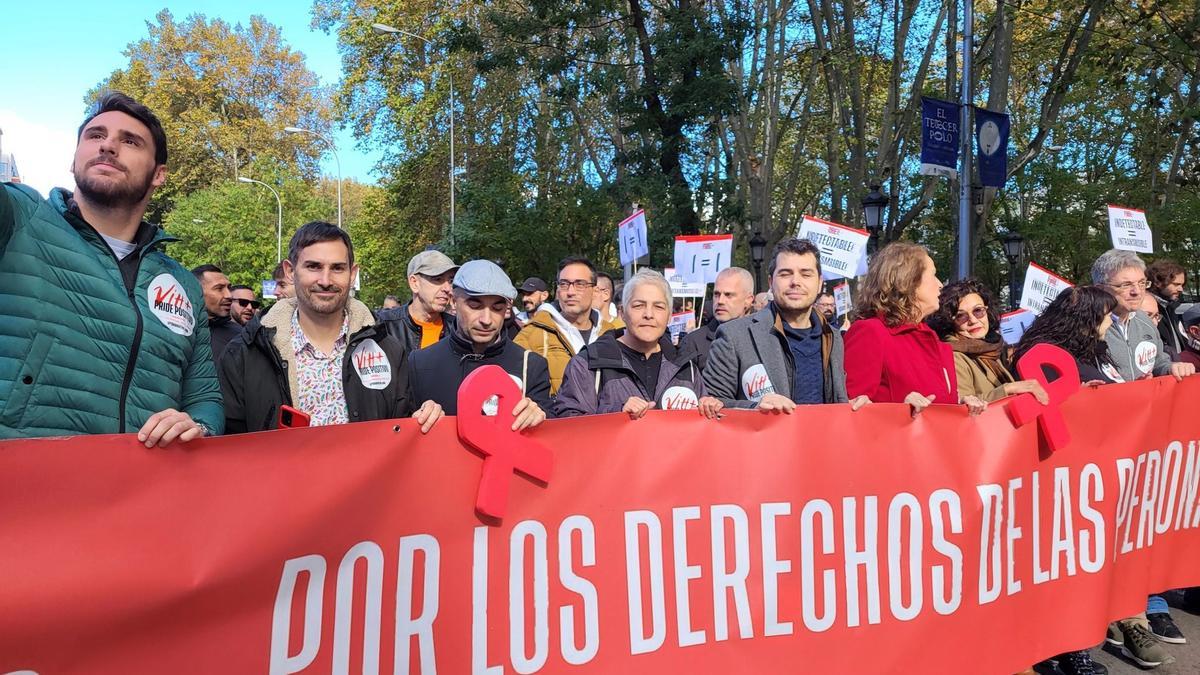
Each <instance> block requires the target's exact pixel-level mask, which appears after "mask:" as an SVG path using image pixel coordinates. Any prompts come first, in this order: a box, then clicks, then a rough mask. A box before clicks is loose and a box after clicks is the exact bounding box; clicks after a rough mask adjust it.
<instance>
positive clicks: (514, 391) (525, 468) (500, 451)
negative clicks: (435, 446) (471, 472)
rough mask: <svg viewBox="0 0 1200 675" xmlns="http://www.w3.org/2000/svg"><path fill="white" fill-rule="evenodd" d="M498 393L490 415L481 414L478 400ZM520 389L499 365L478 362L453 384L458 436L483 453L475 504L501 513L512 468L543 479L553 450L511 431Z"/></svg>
mask: <svg viewBox="0 0 1200 675" xmlns="http://www.w3.org/2000/svg"><path fill="white" fill-rule="evenodd" d="M492 396H497V397H498V398H499V404H498V405H497V412H496V415H495V416H494V417H492V416H488V415H484V414H483V403H484V401H486V400H488V399H489V398H491V397H492ZM521 398H522V396H521V390H520V389H519V388H518V387H517V384H516V383H515V382H513V380H512V378H511V377H509V376H508V373H506V372H504V370H503V369H502V368H500V367H499V366H483V367H482V368H478V369H476V370H475V371H474V372H473V373H471V374H470V375H468V376H467V377H466V379H464V380H463V383H462V386H460V387H459V388H458V438H459V440H461V441H462V442H463V443H465V444H466V445H469V446H470V447H472V448H474V449H475V450H477V451H479V452H480V453H482V454H483V472H482V474H481V475H480V477H479V492H478V493H477V494H476V497H475V509H476V510H477V511H479V513H481V514H483V515H485V516H490V517H492V518H503V517H504V512H505V510H506V509H507V507H508V484H509V480H510V478H511V477H512V473H513V471H520V472H521V473H523V474H525V475H526V476H529V477H530V478H534V479H536V480H539V481H541V482H542V483H548V482H549V481H550V474H551V472H552V470H553V468H554V455H553V454H551V452H550V450H549V449H547V448H546V447H545V446H544V445H542V444H541V443H539V442H537V441H535V440H533V439H532V438H529V437H528V436H524V435H522V434H521V433H519V432H516V431H513V430H512V423H513V414H512V412H513V408H515V407H516V405H517V403H518V402H519V401H520V400H521Z"/></svg>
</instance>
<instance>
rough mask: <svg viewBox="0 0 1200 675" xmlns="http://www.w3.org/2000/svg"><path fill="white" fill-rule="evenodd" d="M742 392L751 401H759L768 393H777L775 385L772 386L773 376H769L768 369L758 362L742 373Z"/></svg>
mask: <svg viewBox="0 0 1200 675" xmlns="http://www.w3.org/2000/svg"><path fill="white" fill-rule="evenodd" d="M742 393H743V394H745V395H746V398H747V399H749V400H751V401H759V400H762V397H764V396H766V395H767V394H774V393H775V387H772V386H771V378H769V377H767V369H766V368H764V367H763V364H761V363H756V364H754V365H753V366H750V367H749V368H747V369H746V372H744V373H742Z"/></svg>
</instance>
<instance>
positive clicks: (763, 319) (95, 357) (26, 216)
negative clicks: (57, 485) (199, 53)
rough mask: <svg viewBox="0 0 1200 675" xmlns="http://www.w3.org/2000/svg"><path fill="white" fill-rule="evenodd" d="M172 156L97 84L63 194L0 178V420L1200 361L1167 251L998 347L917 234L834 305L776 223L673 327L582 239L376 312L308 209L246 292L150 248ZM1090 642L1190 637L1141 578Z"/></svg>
mask: <svg viewBox="0 0 1200 675" xmlns="http://www.w3.org/2000/svg"><path fill="white" fill-rule="evenodd" d="M166 163H167V153H166V139H165V135H164V134H163V131H162V127H161V125H160V124H159V122H158V120H157V119H156V118H155V117H154V115H153V114H152V113H151V112H150V111H149V110H148V109H147V108H145V106H142V105H141V104H139V103H137V102H136V101H133V100H132V99H129V98H128V97H125V96H123V95H120V94H110V95H108V96H105V97H104V98H102V99H101V101H100V103H99V105H98V106H97V108H96V110H95V112H94V113H93V114H91V115H89V116H88V118H87V119H86V120H85V121H84V123H83V124H82V125H81V126H80V128H79V136H78V146H77V150H76V153H75V157H74V162H73V164H72V170H73V173H74V176H75V182H76V189H75V191H74V193H72V192H68V191H66V190H63V189H56V190H54V191H52V192H51V194H50V196H49V198H48V199H43V198H42V197H41V196H39V195H38V194H37V193H36V192H34V191H33V190H31V189H30V188H28V187H25V186H21V185H15V184H6V185H4V187H3V189H0V285H2V287H3V292H2V293H0V316H3V317H4V321H2V322H0V411H2V416H0V438H13V437H37V436H54V435H73V434H101V433H123V432H137V434H138V439H139V440H140V441H141V442H143V443H144V444H145V445H146V446H147V447H152V446H165V445H167V444H169V443H172V442H187V441H190V440H192V439H195V438H199V437H201V436H206V435H217V434H222V433H225V434H232V433H242V432H252V431H263V430H269V429H276V428H278V427H280V426H281V425H282V426H296V425H298V424H300V422H299V420H300V419H303V420H304V423H307V424H310V425H330V424H343V423H350V422H359V421H368V420H381V419H390V418H397V417H412V418H413V419H415V420H416V421H417V423H418V424H419V425H420V427H421V429H422V431H424V432H428V431H429V430H430V429H431V428H433V426H434V425H436V424H437V423H438V422H439V420H441V419H442V418H443V417H444V416H445V415H454V414H456V413H457V391H458V388H459V385H460V384H461V383H462V381H463V380H464V379H465V378H466V377H467V376H468V375H469V374H470V373H472V372H473V371H475V370H476V369H478V368H480V367H482V366H485V365H495V366H498V367H500V368H501V369H503V370H504V371H505V372H506V373H508V374H509V375H510V376H511V377H512V378H513V380H514V381H515V382H516V383H517V385H518V387H519V389H520V396H521V397H520V399H519V401H517V403H516V404H515V406H513V408H512V410H511V415H512V418H513V419H512V428H513V429H514V430H524V429H529V428H532V427H536V426H537V425H539V424H541V423H542V422H543V421H544V420H546V419H547V418H553V417H571V416H578V415H594V414H602V413H625V414H627V415H628V416H629V417H630V418H632V419H639V418H641V417H644V416H645V415H646V413H647V412H648V411H650V410H653V409H669V410H693V411H696V413H697V414H698V415H699V416H701V417H703V418H706V419H708V420H713V421H715V420H719V419H721V418H722V417H723V416H724V414H725V412H724V411H725V409H727V408H739V409H748V410H756V411H759V412H761V413H763V414H771V415H779V414H790V413H792V412H793V411H794V410H795V409H796V407H797V406H800V405H816V404H837V403H846V404H849V406H850V407H851V409H853V410H858V409H861V408H862V407H863V406H866V405H868V404H870V403H872V402H875V403H882V402H887V403H901V404H906V405H908V406H909V407H910V410H911V412H912V414H913V415H914V416H915V415H919V414H920V413H921V412H922V411H923V410H925V409H927V408H928V407H929V406H931V405H957V406H964V407H965V408H966V410H967V411H968V412H969V414H971V415H978V414H980V413H982V412H983V411H984V410H985V409H986V408H987V406H988V403H989V402H993V401H997V400H1000V399H1002V398H1005V397H1007V396H1013V395H1017V394H1023V393H1028V394H1031V395H1032V396H1034V397H1035V398H1036V399H1037V400H1038V401H1041V402H1042V403H1046V402H1047V400H1048V399H1047V394H1046V391H1045V390H1044V389H1043V387H1042V385H1041V384H1039V382H1038V381H1036V380H1033V379H1022V378H1020V377H1018V376H1017V375H1015V374H1014V365H1013V364H1014V363H1016V361H1017V359H1019V358H1020V357H1021V356H1022V355H1023V354H1024V353H1026V352H1027V351H1029V350H1030V349H1031V348H1032V347H1034V346H1036V345H1040V344H1051V345H1054V346H1057V347H1060V348H1062V349H1063V350H1065V351H1066V352H1067V353H1069V354H1070V355H1071V357H1073V358H1074V359H1075V361H1076V363H1077V365H1078V367H1079V371H1080V373H1081V376H1082V380H1083V382H1084V386H1100V385H1108V384H1114V383H1121V382H1130V381H1133V380H1138V379H1142V378H1147V377H1175V378H1178V379H1182V378H1184V377H1188V376H1191V375H1193V374H1194V373H1195V372H1196V366H1197V365H1198V364H1200V305H1195V306H1190V307H1189V306H1185V305H1182V304H1181V303H1180V297H1181V293H1182V290H1183V288H1184V282H1185V278H1186V274H1185V271H1184V269H1183V268H1182V267H1180V266H1179V265H1177V264H1175V263H1172V262H1169V261H1157V262H1155V263H1154V264H1153V265H1151V266H1150V267H1149V268H1147V267H1146V265H1145V264H1144V263H1143V261H1142V260H1141V259H1140V258H1139V257H1138V256H1137V255H1136V254H1134V253H1130V252H1127V251H1119V250H1113V251H1109V252H1107V253H1105V254H1103V255H1102V256H1100V257H1099V258H1098V259H1097V260H1096V261H1095V264H1094V265H1093V268H1092V279H1091V282H1092V283H1091V285H1083V286H1078V287H1073V288H1069V289H1067V290H1065V291H1063V292H1062V293H1061V294H1060V295H1058V296H1057V297H1056V298H1055V299H1054V300H1053V302H1051V303H1050V305H1049V306H1048V307H1047V308H1046V310H1045V311H1044V312H1043V313H1042V314H1041V315H1040V316H1038V317H1037V318H1036V319H1035V320H1034V321H1033V323H1032V325H1030V326H1029V328H1028V330H1026V332H1025V333H1024V335H1023V336H1022V337H1021V339H1020V342H1019V343H1018V344H1016V345H1015V346H1009V345H1006V344H1005V343H1004V341H1003V340H1001V337H1000V332H999V329H1000V325H999V323H1000V322H999V309H1000V308H999V307H998V306H997V303H996V298H995V296H994V295H993V293H992V292H991V290H990V289H988V288H987V287H986V286H985V285H984V284H982V283H981V282H980V281H978V280H976V279H972V278H967V279H962V280H958V281H955V282H953V283H950V284H947V285H944V286H943V285H942V283H941V282H940V281H939V280H938V279H939V277H938V272H937V269H936V267H935V265H934V261H933V260H932V258H931V257H930V256H929V254H928V252H927V251H926V250H925V249H924V248H923V247H921V246H919V245H917V244H914V243H907V242H894V243H891V244H889V245H888V246H886V247H884V248H883V249H882V250H880V251H879V252H878V253H877V254H875V255H873V256H872V258H871V260H870V265H869V269H868V272H867V274H866V277H865V278H864V279H862V280H861V282H860V283H859V287H858V293H857V296H856V298H855V311H854V316H853V317H850V316H838V315H837V308H836V302H835V300H834V297H833V296H832V295H830V294H828V293H824V292H822V287H823V284H822V277H821V260H820V252H819V250H818V249H817V248H816V247H815V246H814V245H813V244H812V243H811V242H809V241H807V240H803V239H789V240H785V241H782V242H780V243H779V244H778V245H777V246H776V247H775V249H774V251H773V252H772V254H771V256H770V258H769V260H768V261H767V262H768V268H767V272H768V274H767V279H768V285H769V288H767V289H756V288H755V283H754V278H753V276H752V275H751V274H750V273H749V272H748V271H746V270H744V269H740V268H737V267H730V268H727V269H725V270H723V271H721V272H720V274H719V275H718V276H717V278H716V281H715V283H714V285H713V293H712V306H711V316H709V317H706V318H707V319H708V320H707V322H706V323H704V324H702V325H701V326H700V327H699V328H698V329H696V330H694V331H692V332H690V333H688V334H686V335H685V336H683V337H682V339H681V340H679V341H678V342H676V341H675V340H673V339H672V338H671V334H670V332H669V330H668V327H669V323H670V321H671V317H672V311H673V308H674V307H675V300H676V299H675V298H674V297H673V293H672V287H671V284H670V282H669V280H668V279H666V278H664V277H663V276H662V274H660V273H659V272H656V271H653V270H649V269H643V270H641V271H638V272H636V273H635V274H633V275H632V276H631V277H630V278H628V279H627V280H625V281H624V282H623V283H617V282H615V280H614V279H613V277H612V276H610V275H608V274H606V273H605V272H603V271H602V270H598V269H597V268H596V266H595V265H593V263H592V262H591V261H589V260H588V259H586V258H584V257H578V256H573V257H569V258H566V259H565V260H563V261H561V262H560V263H559V264H558V266H557V273H556V276H555V278H554V279H553V281H551V282H549V283H547V282H546V281H544V280H542V279H540V278H537V277H529V278H527V279H525V280H524V281H523V282H522V283H521V284H520V286H514V284H513V282H512V281H511V279H510V277H509V275H508V274H507V273H506V272H505V270H503V269H502V268H501V267H500V266H498V265H497V264H495V263H494V262H491V261H488V260H471V261H468V262H465V263H463V264H461V265H460V264H457V263H455V262H454V261H453V260H451V259H450V258H449V257H448V256H446V255H445V254H444V253H442V252H440V251H436V250H427V251H423V252H421V253H419V254H417V255H416V256H414V257H413V258H412V259H411V260H410V261H408V263H407V277H408V278H407V281H408V286H409V291H410V292H411V299H410V300H409V301H408V302H405V303H401V302H400V300H399V299H398V298H397V297H396V296H388V297H387V299H386V301H385V302H384V307H383V308H381V309H379V310H375V311H373V310H372V309H371V308H369V307H368V306H367V305H365V304H364V303H362V302H361V301H359V300H358V299H356V298H354V297H353V296H352V293H351V292H350V289H351V285H352V281H353V279H354V276H355V274H356V273H357V269H358V268H357V265H356V263H355V256H354V245H353V242H352V241H351V239H350V236H349V235H348V234H347V233H346V232H345V231H344V230H341V229H340V228H338V227H336V226H334V225H331V224H329V223H324V222H312V223H308V224H306V225H304V226H303V227H301V228H299V229H298V230H297V231H296V232H295V233H294V235H293V236H292V237H291V241H290V243H289V246H288V251H287V257H286V259H285V260H283V261H282V262H281V263H280V264H279V265H278V266H277V267H276V268H275V269H274V270H273V272H272V279H273V281H274V292H273V293H272V294H271V295H272V296H273V299H274V303H273V304H272V305H270V306H264V305H262V304H261V302H260V300H259V299H258V298H257V297H256V296H255V292H254V289H252V288H250V287H248V286H241V285H232V284H230V281H229V278H228V276H227V275H226V273H225V272H224V271H222V270H221V269H220V268H218V267H217V266H215V265H212V264H205V265H200V266H198V267H196V268H195V269H193V270H191V274H187V271H186V270H184V268H183V267H181V266H180V265H179V263H178V262H176V261H175V260H173V259H171V258H170V257H169V256H168V255H167V254H166V253H165V252H164V251H163V245H164V244H165V243H166V242H169V241H170V238H169V237H168V236H167V235H166V234H165V233H163V232H162V230H161V229H160V228H158V227H157V226H154V225H151V224H149V223H147V222H145V221H144V220H143V216H144V213H145V210H146V206H147V203H148V201H149V199H150V196H151V194H152V193H153V191H154V189H155V188H156V187H158V186H159V185H161V184H162V182H163V180H164V179H165V174H166ZM756 291H759V292H758V293H757V294H756ZM201 299H202V300H203V303H202V304H201V303H200V302H199V301H200V300H201ZM851 319H853V321H851ZM1148 345H1149V347H1148ZM489 404H490V405H491V412H490V414H496V412H495V411H496V401H495V400H494V399H493V400H492V401H489V402H488V404H485V412H487V408H488V405H489ZM1106 641H1107V642H1108V643H1109V644H1110V645H1112V646H1113V648H1115V649H1119V650H1121V651H1122V652H1123V653H1124V654H1125V655H1126V656H1127V657H1128V658H1130V659H1131V660H1133V661H1135V662H1136V663H1138V664H1139V665H1141V666H1143V667H1146V668H1151V667H1154V666H1157V665H1160V664H1162V663H1167V662H1169V661H1171V655H1170V654H1169V653H1168V652H1167V650H1166V649H1165V648H1164V646H1163V645H1164V644H1171V643H1183V642H1185V641H1186V638H1184V636H1183V635H1182V634H1181V632H1180V631H1179V629H1178V627H1177V626H1176V625H1175V624H1174V622H1173V621H1172V620H1171V616H1170V613H1169V611H1168V608H1167V605H1166V603H1165V602H1164V601H1163V598H1162V597H1161V596H1157V595H1156V596H1151V597H1150V598H1149V599H1148V602H1147V606H1146V611H1145V612H1144V613H1142V614H1139V615H1138V616H1135V617H1130V618H1128V619H1124V620H1121V621H1118V622H1115V623H1114V624H1112V626H1110V628H1109V632H1108V636H1107V638H1106ZM1054 662H1055V663H1056V667H1057V668H1058V669H1059V670H1060V671H1061V672H1063V673H1066V674H1067V675H1087V674H1088V673H1096V672H1103V668H1102V667H1101V666H1099V665H1098V664H1095V663H1093V662H1092V661H1091V659H1090V656H1089V653H1088V652H1087V651H1079V652H1072V653H1069V654H1063V655H1059V656H1057V657H1055V659H1054Z"/></svg>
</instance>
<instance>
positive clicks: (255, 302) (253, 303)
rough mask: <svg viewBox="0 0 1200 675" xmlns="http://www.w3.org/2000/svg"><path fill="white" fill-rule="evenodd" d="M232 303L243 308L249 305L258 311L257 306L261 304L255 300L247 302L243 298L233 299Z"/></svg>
mask: <svg viewBox="0 0 1200 675" xmlns="http://www.w3.org/2000/svg"><path fill="white" fill-rule="evenodd" d="M233 301H234V302H236V303H237V304H239V305H241V306H242V307H245V306H246V305H250V306H251V307H253V308H254V309H258V306H259V305H261V304H262V303H260V302H259V301H257V300H247V299H245V298H234V299H233Z"/></svg>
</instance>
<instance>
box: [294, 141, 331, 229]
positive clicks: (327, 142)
mask: <svg viewBox="0 0 1200 675" xmlns="http://www.w3.org/2000/svg"><path fill="white" fill-rule="evenodd" d="M283 131H284V132H287V133H307V135H310V136H314V137H317V138H319V139H322V141H324V142H325V143H326V144H328V145H329V150H330V151H331V153H334V163H335V165H337V227H338V228H340V229H344V228H343V227H342V161H341V160H340V159H337V145H335V144H334V142H332V139H330V138H325V137H324V136H322V135H319V133H317V132H316V131H310V130H307V129H300V127H299V126H284V127H283Z"/></svg>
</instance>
